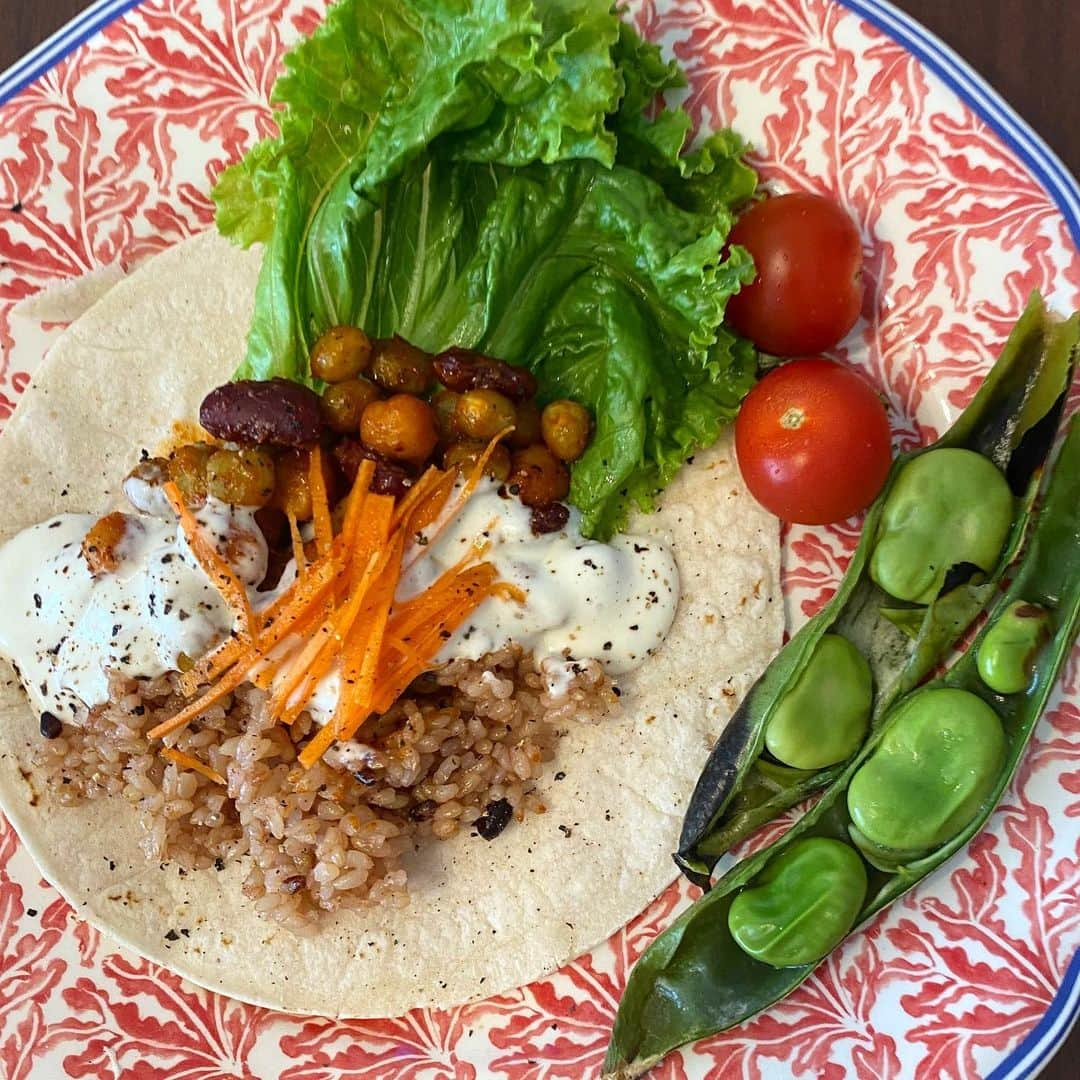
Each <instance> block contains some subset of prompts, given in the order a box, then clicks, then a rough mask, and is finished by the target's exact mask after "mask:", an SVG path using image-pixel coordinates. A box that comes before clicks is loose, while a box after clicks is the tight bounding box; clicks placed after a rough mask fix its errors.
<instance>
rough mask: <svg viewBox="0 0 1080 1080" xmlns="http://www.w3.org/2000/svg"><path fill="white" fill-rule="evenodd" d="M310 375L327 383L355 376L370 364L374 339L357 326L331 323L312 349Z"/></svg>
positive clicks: (365, 369) (342, 380) (338, 381)
mask: <svg viewBox="0 0 1080 1080" xmlns="http://www.w3.org/2000/svg"><path fill="white" fill-rule="evenodd" d="M310 364H311V374H312V375H314V376H315V378H316V379H322V380H324V381H325V382H328V383H340V382H344V381H345V380H346V379H355V378H356V376H357V375H359V374H360V372H362V371H367V369H368V367H369V365H370V364H371V341H370V340H369V338H368V336H367V334H365V333H364V331H363V330H361V329H359V327H356V326H332V327H330V329H329V330H327V331H326V332H325V333H324V334H322V335H321V336H320V337H319V340H318V341H316V342H315V344H314V346H313V347H312V350H311V359H310Z"/></svg>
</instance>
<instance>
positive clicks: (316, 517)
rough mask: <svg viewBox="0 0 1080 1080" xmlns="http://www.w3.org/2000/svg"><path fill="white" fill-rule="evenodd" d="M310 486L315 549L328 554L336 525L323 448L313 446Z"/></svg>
mask: <svg viewBox="0 0 1080 1080" xmlns="http://www.w3.org/2000/svg"><path fill="white" fill-rule="evenodd" d="M308 486H309V487H310V488H311V509H312V514H313V518H312V520H313V522H314V525H315V549H316V550H317V551H318V553H319V555H320V556H321V555H326V554H327V553H328V552H329V551H330V545H331V543H332V542H333V539H334V526H333V523H332V522H331V520H330V500H329V499H328V498H327V495H326V477H325V476H324V475H323V463H322V450H321V448H320V447H318V446H314V447H312V450H311V454H310V456H309V457H308Z"/></svg>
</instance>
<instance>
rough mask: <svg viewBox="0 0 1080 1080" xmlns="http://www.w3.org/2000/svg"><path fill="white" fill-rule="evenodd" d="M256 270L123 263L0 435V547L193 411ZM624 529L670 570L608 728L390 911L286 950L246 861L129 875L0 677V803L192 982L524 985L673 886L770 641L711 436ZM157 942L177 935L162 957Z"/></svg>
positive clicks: (242, 991) (357, 1009)
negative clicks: (691, 804)
mask: <svg viewBox="0 0 1080 1080" xmlns="http://www.w3.org/2000/svg"><path fill="white" fill-rule="evenodd" d="M258 267H259V255H258V253H253V252H246V253H245V252H241V251H239V250H237V249H235V248H233V247H231V246H230V245H229V244H227V243H226V242H224V241H223V240H221V239H219V238H218V237H217V236H215V235H212V234H206V235H203V236H201V237H198V238H196V239H194V240H191V241H189V242H187V243H185V244H182V245H180V246H179V247H176V248H173V249H172V250H170V251H167V252H165V253H163V254H162V255H160V256H158V257H157V258H155V259H153V260H151V261H150V262H149V263H147V264H145V265H144V266H142V267H141V268H140V269H139V270H138V271H136V272H135V273H134V274H132V275H131V276H130V277H129V278H127V279H125V280H124V281H122V282H120V283H119V284H117V285H115V287H113V288H112V289H110V290H109V291H108V292H107V293H106V294H105V295H104V297H103V298H102V299H100V300H99V301H98V302H97V303H96V304H94V305H93V306H92V307H91V308H90V309H89V311H87V312H86V314H84V315H83V316H82V317H81V318H80V319H79V320H78V321H77V322H76V323H75V324H74V325H72V326H71V328H70V329H69V330H68V331H67V332H66V333H65V334H64V335H63V337H62V338H61V339H60V340H59V341H58V343H57V344H56V346H55V347H54V348H53V350H52V352H51V354H50V356H49V357H48V359H47V360H46V362H45V364H44V365H43V367H42V369H41V371H40V374H39V375H38V377H37V378H36V380H35V381H34V384H33V386H32V387H31V388H30V389H28V390H27V391H26V393H25V394H24V397H23V401H22V403H21V404H20V406H19V408H18V410H17V411H16V413H15V416H14V417H13V418H12V420H11V422H10V423H9V425H8V428H7V431H6V432H5V434H4V436H3V438H0V479H2V483H3V487H4V491H5V493H6V495H7V505H6V507H5V514H4V519H3V523H2V525H0V540H3V539H6V538H7V537H8V536H10V535H11V534H12V533H14V532H15V531H17V530H19V529H22V528H24V527H25V526H28V525H31V524H33V523H35V522H38V521H41V520H43V519H45V518H47V517H50V516H51V515H53V514H56V513H59V512H61V511H90V512H99V511H102V510H103V509H105V508H106V507H107V506H109V505H110V504H114V503H116V501H117V498H118V491H119V482H120V481H121V480H122V478H123V476H124V475H125V473H126V472H127V470H128V468H130V466H131V464H132V463H133V462H134V461H135V460H136V459H137V457H138V453H139V450H140V448H141V447H148V448H152V447H154V446H155V445H157V444H158V443H159V442H160V440H161V438H162V436H163V433H166V432H167V431H168V430H169V428H170V425H171V423H172V421H173V420H174V419H176V418H178V417H193V416H195V415H196V414H197V409H198V405H199V402H200V400H201V398H202V397H203V395H204V394H205V393H206V391H207V390H209V389H210V388H211V387H213V386H215V385H217V384H219V383H220V382H222V381H224V380H225V379H227V378H228V376H229V374H230V372H231V371H232V369H233V368H234V367H235V365H236V362H237V360H238V358H239V357H240V356H241V355H242V353H243V348H244V335H245V330H246V327H247V325H248V322H249V319H250V315H251V309H252V298H253V293H254V287H255V281H256V275H257V272H258ZM633 531H637V532H646V533H650V534H653V535H655V536H658V537H661V538H663V539H664V540H665V541H667V542H668V543H670V544H671V545H672V548H673V550H674V552H675V554H676V557H677V559H678V562H679V568H680V572H681V576H682V597H681V601H680V606H679V610H678V614H677V616H676V620H675V624H674V626H673V627H672V631H671V634H670V636H669V637H668V639H667V642H666V645H665V647H664V648H663V649H662V650H661V651H660V652H659V653H658V655H656V656H655V657H654V658H653V659H651V660H650V661H649V662H648V663H647V664H646V665H645V666H644V667H642V668H640V669H639V670H638V671H637V672H635V673H634V674H633V675H632V676H628V677H625V678H623V679H621V680H619V685H620V687H621V689H622V691H623V696H622V705H623V709H622V715H621V717H618V718H615V719H609V720H607V721H605V722H604V723H602V724H600V725H597V726H586V725H580V726H578V725H573V726H572V727H571V730H570V731H569V734H568V735H567V736H566V737H565V738H564V739H563V740H562V741H561V743H560V746H559V750H558V758H557V760H556V762H554V763H553V764H552V765H551V766H550V767H549V768H548V770H547V771H546V772H545V774H544V776H543V778H542V780H541V781H540V783H541V788H542V791H543V794H544V799H545V802H546V803H547V805H548V807H549V810H548V812H547V813H546V814H544V815H536V816H530V817H529V818H528V819H527V820H526V821H525V822H524V823H523V824H517V823H515V824H513V825H512V827H510V828H509V829H507V830H506V832H504V833H503V834H502V835H501V836H499V837H498V838H497V839H496V840H494V841H493V842H490V843H489V842H486V841H484V840H481V839H479V838H475V837H471V836H469V835H462V836H457V837H455V838H454V839H453V840H451V841H449V842H446V843H439V842H434V841H433V842H430V843H428V844H427V845H426V846H425V847H424V848H423V850H422V851H421V852H420V853H419V854H418V855H416V856H414V857H411V858H409V860H408V863H407V865H408V871H409V888H410V892H411V896H412V902H411V905H410V906H409V907H408V908H407V909H405V910H403V911H392V910H384V909H381V908H373V909H371V910H365V911H360V912H351V911H350V912H343V913H339V914H336V915H331V916H327V917H326V918H325V919H324V922H323V924H322V928H321V930H320V932H319V934H318V935H317V936H315V937H313V938H299V937H296V936H294V935H292V934H290V933H288V932H287V931H284V930H280V929H278V928H276V927H275V925H274V924H273V923H271V922H268V921H266V920H264V919H262V918H260V917H258V916H257V915H256V913H255V910H254V908H253V906H252V904H251V903H250V902H249V901H248V900H246V899H245V898H244V897H243V895H242V894H241V890H240V885H241V881H242V879H243V877H244V875H245V873H246V871H245V868H244V866H243V863H242V861H241V862H240V863H238V864H236V865H233V866H229V867H227V868H226V869H225V870H224V871H223V872H220V873H217V872H214V871H213V870H208V871H202V872H194V873H187V874H186V875H185V876H180V875H179V873H178V872H177V868H176V867H175V866H166V867H165V868H164V869H162V868H159V867H158V866H157V865H156V864H154V865H148V864H147V863H146V861H145V859H144V858H143V856H142V855H141V853H140V851H139V848H138V831H137V825H136V821H135V814H134V813H133V812H132V810H131V809H130V807H129V806H128V805H127V804H126V803H124V802H123V801H122V800H120V799H104V800H100V801H96V802H90V803H87V804H85V805H83V806H81V807H77V808H65V807H61V806H60V805H59V804H58V802H57V801H56V800H55V798H54V797H53V793H52V791H50V789H49V788H48V787H47V786H46V785H45V783H44V782H43V780H42V779H41V778H40V777H36V776H35V775H34V774H33V772H32V770H31V769H30V767H29V765H28V762H29V759H30V755H31V752H32V750H33V747H34V745H35V744H36V743H37V742H38V741H39V740H40V735H38V733H37V727H38V720H37V718H36V717H35V716H34V715H32V713H31V711H30V709H29V708H28V707H27V703H26V699H25V697H24V696H23V694H22V691H21V690H20V688H19V685H18V682H17V680H16V679H15V677H14V674H13V672H12V671H11V669H10V668H9V667H7V665H0V681H2V683H3V685H2V686H0V803H2V805H3V808H4V811H5V812H6V814H7V816H8V818H9V819H10V820H11V822H12V823H13V825H14V826H15V828H16V829H17V830H18V832H19V835H20V836H21V837H22V839H23V841H24V843H25V844H26V845H27V847H28V848H29V849H30V852H31V854H32V855H33V856H34V858H35V859H36V861H37V863H38V865H39V866H40V868H41V871H42V873H43V874H44V875H45V876H46V877H47V878H48V879H49V880H50V881H51V882H53V883H54V884H55V885H56V886H57V888H58V889H60V891H61V892H62V893H63V894H64V896H65V897H66V898H67V899H68V900H69V901H70V902H71V904H72V905H73V906H74V908H75V911H76V913H77V914H78V915H79V916H80V917H81V918H84V919H87V920H88V921H89V922H91V923H93V924H94V925H95V926H97V927H98V928H99V929H101V930H104V931H105V932H107V933H108V934H111V935H112V936H113V937H114V938H116V939H117V940H118V941H119V942H121V943H122V944H124V945H126V946H129V947H130V948H132V949H134V950H135V951H136V952H138V953H141V954H142V955H143V956H145V957H147V958H149V959H150V960H153V961H155V962H157V963H160V964H163V965H165V966H166V967H169V968H171V969H172V970H174V971H176V972H178V973H179V974H181V975H183V976H185V977H187V978H189V979H191V980H192V981H194V982H196V983H199V984H201V985H203V986H206V987H208V988H210V989H212V990H217V991H221V992H223V993H226V994H229V995H231V996H233V997H236V998H240V999H243V1000H245V1001H249V1002H252V1003H254V1004H259V1005H267V1006H270V1007H273V1008H277V1009H286V1010H289V1011H291V1012H298V1013H317V1014H321V1015H326V1016H342V1017H380V1016H394V1015H398V1014H400V1013H403V1012H405V1011H407V1010H409V1009H411V1008H414V1007H418V1006H445V1005H449V1004H452V1003H457V1002H462V1001H465V1000H468V999H472V998H478V997H485V996H487V995H489V994H495V993H498V992H500V991H505V990H509V989H511V988H513V987H516V986H519V985H521V984H523V983H527V982H529V981H531V980H533V979H536V978H538V977H540V976H541V975H544V974H545V973H547V972H550V971H551V970H553V969H554V968H556V967H558V966H559V965H561V964H563V963H565V962H566V961H567V960H569V959H571V958H572V957H574V956H577V955H578V954H580V953H582V952H583V951H585V950H586V949H588V948H590V947H591V946H593V945H595V944H597V943H598V942H600V941H602V940H604V939H605V938H606V937H607V936H608V935H610V934H611V933H613V932H614V931H615V930H617V929H618V928H619V927H620V926H622V925H623V924H624V923H625V922H627V920H629V919H630V918H631V917H633V916H634V915H635V914H637V913H638V912H639V911H640V910H641V909H642V908H643V907H644V906H645V905H646V904H647V903H648V902H649V901H650V900H651V899H652V898H653V897H654V896H656V895H657V894H658V893H659V892H660V891H661V890H662V889H663V888H664V887H665V886H666V885H667V884H668V883H669V882H670V881H671V880H672V878H673V877H674V867H673V864H672V861H671V852H672V851H673V850H674V848H675V846H676V839H677V837H678V832H679V827H680V822H681V819H682V815H683V811H684V809H685V806H686V801H687V799H688V797H689V795H690V792H691V791H692V790H693V786H694V783H695V781H696V779H697V776H698V773H699V771H700V769H701V767H702V765H703V763H704V761H705V758H706V755H707V754H708V752H709V748H710V747H711V746H712V744H713V742H714V740H715V739H716V736H717V734H718V733H719V732H720V730H721V729H722V728H723V726H724V724H725V723H726V722H727V721H728V719H729V718H730V716H731V714H732V712H733V710H734V708H735V705H736V704H737V702H738V701H739V700H740V698H742V696H743V695H744V694H745V693H746V691H747V690H748V689H749V687H750V686H751V684H752V683H753V681H754V680H755V679H756V677H757V676H758V675H759V674H760V672H761V671H762V669H763V668H764V666H765V664H766V663H767V662H768V660H769V659H770V658H771V657H772V656H773V654H774V653H775V651H776V650H777V648H778V647H779V645H780V640H781V633H782V628H783V615H782V603H781V598H780V587H779V531H778V526H777V522H776V520H775V519H774V518H772V517H771V516H770V515H768V514H766V513H765V512H764V511H763V510H762V509H761V508H760V507H759V506H758V505H757V504H756V503H755V502H754V500H753V499H752V498H751V497H750V496H749V494H748V493H747V491H746V489H745V488H744V486H743V484H742V481H741V479H740V477H739V473H738V470H737V469H736V467H735V464H734V455H733V451H732V445H731V439H730V438H729V437H724V438H722V439H721V440H720V442H719V443H718V444H717V445H716V446H715V447H713V448H712V449H710V450H709V451H706V452H704V453H700V454H698V455H697V456H696V458H695V460H694V461H693V463H692V464H690V465H688V466H687V467H686V468H684V469H683V470H682V472H681V473H680V475H679V476H678V477H677V478H676V480H675V481H674V482H673V483H672V484H671V485H670V486H669V488H668V489H667V491H666V492H665V493H664V496H663V499H662V505H661V508H660V510H659V512H658V513H656V514H654V515H651V516H642V517H640V518H639V519H638V520H637V521H635V522H634V523H633ZM556 773H560V774H565V777H564V778H563V779H561V780H558V781H556V780H555V779H554V777H555V774H556ZM171 930H175V931H179V930H185V931H186V932H187V933H186V934H184V935H183V936H180V937H178V938H177V940H175V941H169V940H168V939H167V938H166V934H168V933H169V931H171ZM170 936H175V935H170Z"/></svg>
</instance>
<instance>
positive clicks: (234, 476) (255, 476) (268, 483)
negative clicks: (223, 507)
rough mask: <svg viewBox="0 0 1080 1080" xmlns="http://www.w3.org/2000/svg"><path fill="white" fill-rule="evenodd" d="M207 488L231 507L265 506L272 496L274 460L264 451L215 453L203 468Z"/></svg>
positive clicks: (254, 449)
mask: <svg viewBox="0 0 1080 1080" xmlns="http://www.w3.org/2000/svg"><path fill="white" fill-rule="evenodd" d="M206 481H207V488H208V489H209V492H210V494H211V495H213V496H214V498H215V499H221V500H222V502H227V503H231V504H232V505H233V506H265V505H266V504H267V503H268V502H269V501H270V500H271V498H272V497H273V495H274V459H273V458H272V457H271V456H270V454H269V453H268V452H267V451H266V450H261V449H257V448H254V447H253V448H248V449H243V450H215V451H214V453H213V454H211V455H210V460H209V461H208V462H207V464H206Z"/></svg>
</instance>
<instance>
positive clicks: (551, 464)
mask: <svg viewBox="0 0 1080 1080" xmlns="http://www.w3.org/2000/svg"><path fill="white" fill-rule="evenodd" d="M509 480H510V486H511V490H513V488H515V487H516V488H517V496H518V498H519V499H521V501H522V502H523V503H524V504H525V505H526V506H546V505H547V504H548V503H553V502H559V501H560V500H561V499H565V498H566V496H567V494H568V493H569V491H570V470H569V469H567V467H566V466H565V465H564V464H563V463H562V462H561V461H560V460H559V459H558V458H557V457H556V456H555V455H554V454H553V453H552V452H551V451H550V450H549V449H548V448H547V447H546V446H528V447H526V448H525V449H524V450H517V451H515V453H514V456H513V458H512V459H511V462H510V477H509Z"/></svg>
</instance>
